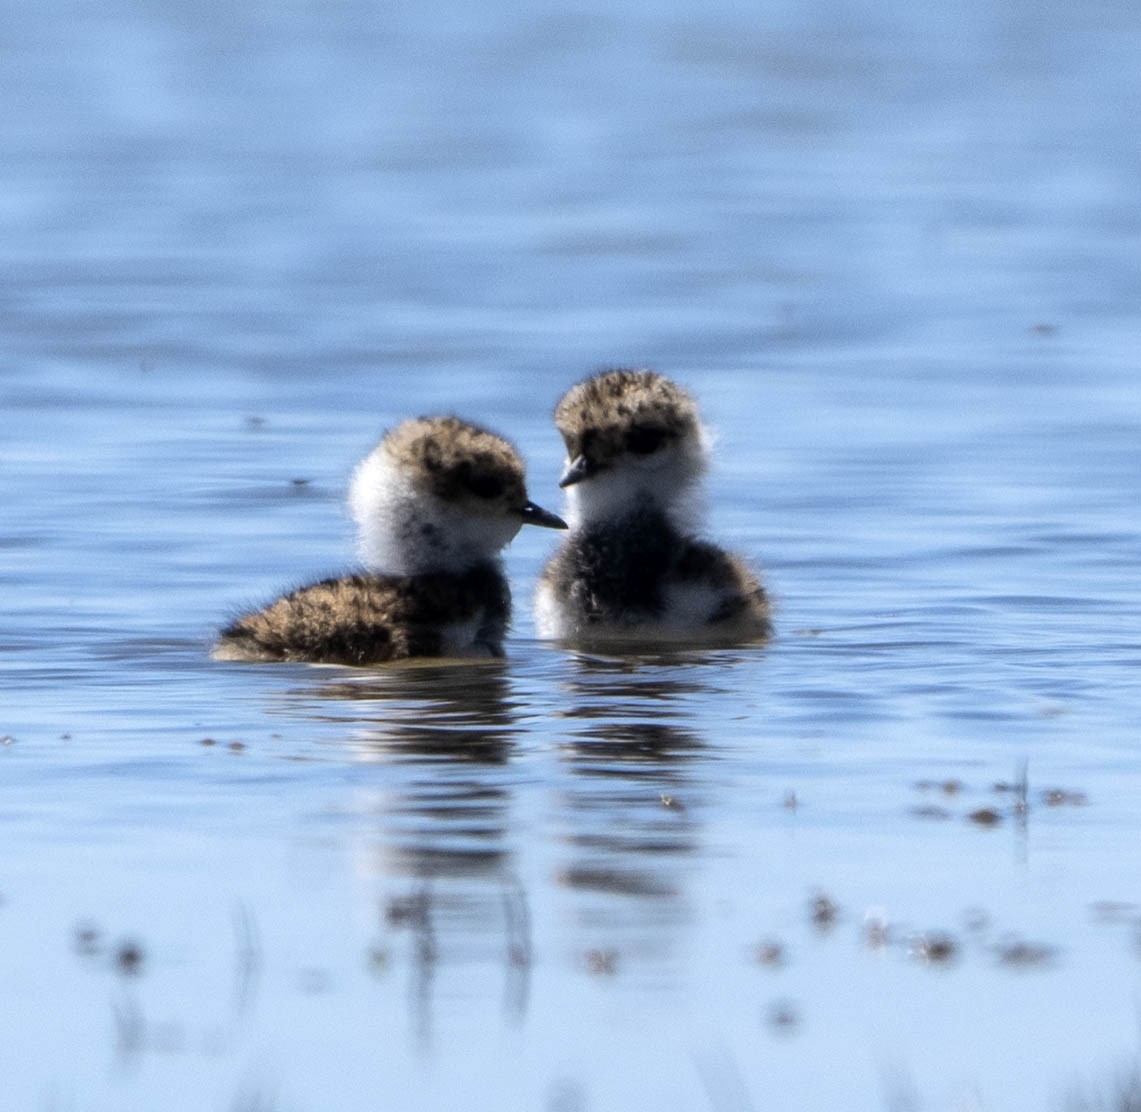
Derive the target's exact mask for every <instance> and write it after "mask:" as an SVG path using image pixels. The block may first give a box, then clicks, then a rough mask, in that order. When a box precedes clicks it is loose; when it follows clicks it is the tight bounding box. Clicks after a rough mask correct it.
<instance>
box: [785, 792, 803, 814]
mask: <svg viewBox="0 0 1141 1112" xmlns="http://www.w3.org/2000/svg"><path fill="white" fill-rule="evenodd" d="M781 806H782V807H783V808H784V809H785V810H786V811H795V810H796V809H797V808H798V807H799V806H800V800H799V799H797V798H796V792H792V791H789V792H785V793H784V799H782V800H781Z"/></svg>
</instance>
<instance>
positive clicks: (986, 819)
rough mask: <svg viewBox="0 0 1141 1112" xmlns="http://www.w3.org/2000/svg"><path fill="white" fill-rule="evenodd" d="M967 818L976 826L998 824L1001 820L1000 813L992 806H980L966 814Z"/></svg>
mask: <svg viewBox="0 0 1141 1112" xmlns="http://www.w3.org/2000/svg"><path fill="white" fill-rule="evenodd" d="M967 818H968V820H969V821H971V822H973V823H974V824H975V825H976V826H998V824H999V823H1000V822H1002V815H1001V814H1000V813H999V812H998V811H996V810H995V809H994V808H993V807H980V808H978V810H977V811H972V812H971V813H970V814H969V815H967Z"/></svg>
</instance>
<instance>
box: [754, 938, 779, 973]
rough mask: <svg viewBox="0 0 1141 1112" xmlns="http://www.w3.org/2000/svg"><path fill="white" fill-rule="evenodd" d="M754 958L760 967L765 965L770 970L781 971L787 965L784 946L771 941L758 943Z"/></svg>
mask: <svg viewBox="0 0 1141 1112" xmlns="http://www.w3.org/2000/svg"><path fill="white" fill-rule="evenodd" d="M753 956H754V957H755V958H756V960H757V964H758V965H764V966H766V967H767V968H769V969H780V968H781V967H782V966H783V965H784V963H785V953H784V946H782V945H781V943H779V942H776V941H773V940H771V939H769V940H766V941H764V942H758V943H757V948H756V950H755V951H753Z"/></svg>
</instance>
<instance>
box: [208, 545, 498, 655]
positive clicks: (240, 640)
mask: <svg viewBox="0 0 1141 1112" xmlns="http://www.w3.org/2000/svg"><path fill="white" fill-rule="evenodd" d="M510 617H511V596H510V592H509V590H508V587H507V581H506V579H505V578H504V576H503V572H502V571H501V570H500V568H499V567H498V566H497V565H495V564H491V563H487V564H481V565H479V566H477V567H475V568H472V569H471V570H470V571H468V572H466V573H464V574H462V575H455V574H450V573H428V574H424V575H414V576H405V577H393V576H382V575H349V576H345V577H343V578H340V579H326V580H323V581H322V582H320V583H314V584H312V585H311V586H308V587H302V588H300V589H299V590H296V591H292V592H291V593H290V594H287V595H285V596H283V597H282V598H279V599H278V600H277V601H276V602H273V603H271V604H270V605H269V606H267V607H265V608H264V609H263V610H258V611H255V612H253V613H251V614H245V615H243V616H242V617H240V618H238V619H237V620H236V621H234V622H233V623H231V625H229V626H228V627H227V628H226V629H225V630H223V631H222V635H221V638H220V640H219V642H218V646H217V649H216V651H215V656H216V657H217V658H218V659H220V660H250V661H268V660H293V661H309V662H311V663H325V664H352V665H365V664H379V663H383V662H385V661H390V660H403V659H406V658H408V657H417V656H428V657H431V656H442V655H446V654H447V651H448V645H447V643H446V637H445V634H446V629H447V627H448V626H449V625H451V624H453V623H457V622H459V623H476V624H477V630H476V633H475V644H477V645H478V646H480V647H482V648H484V649H485V650H486V654H487V655H488V656H502V655H503V650H502V640H503V636H504V634H505V632H506V629H507V626H508V623H509V621H510Z"/></svg>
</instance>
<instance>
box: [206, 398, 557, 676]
mask: <svg viewBox="0 0 1141 1112" xmlns="http://www.w3.org/2000/svg"><path fill="white" fill-rule="evenodd" d="M349 506H350V508H351V510H352V514H353V517H354V519H355V520H356V523H357V526H358V529H359V538H360V539H359V553H360V556H361V559H362V562H363V564H364V567H365V570H364V571H363V572H360V573H358V574H354V575H347V576H343V577H341V578H336V579H325V580H323V581H321V582H320V583H314V584H312V585H310V586H307V587H302V588H300V589H298V590H295V591H292V592H290V593H289V594H287V595H284V596H283V597H282V598H279V599H278V600H277V601H276V602H273V603H271V604H270V605H269V606H267V607H265V608H264V609H262V610H258V611H255V612H253V613H250V614H245V615H243V616H242V617H240V618H238V619H237V620H236V621H234V622H232V623H231V624H230V625H229V626H227V627H226V629H224V630H223V631H222V633H221V636H220V638H219V641H218V644H217V646H216V648H215V651H214V656H215V659H218V660H250V661H269V660H294V661H310V662H313V663H325V664H354V665H364V664H377V663H381V662H384V661H389V660H401V659H405V658H408V657H498V656H502V655H503V638H504V634H505V633H506V631H507V627H508V624H509V622H510V617H511V594H510V591H509V589H508V586H507V580H506V578H505V577H504V574H503V567H502V564H501V560H500V552H501V550H502V549H503V548H504V546H506V545H507V544H508V543H509V542H510V541H511V540H512V538H513V537H514V536H515V534H516V533H517V532H518V531H519V529H520V527H521V526H523V525H527V524H530V525H543V526H547V527H549V528H554V529H565V528H566V523H565V522H563V521H562V520H561V519H560V518H558V517H556V516H555V515H554V514H552V513H548V512H547V511H546V510H543V509H541V508H540V507H538V506H536V505H535V504H534V503H533V502H531V501H529V500H528V498H527V490H526V487H525V485H524V471H523V462H522V460H521V459H520V458H519V455H518V453H517V452H516V451H515V449H514V448H513V447H512V446H511V445H510V444H509V443H508V442H507V441H506V440H504V439H503V438H502V437H500V436H497V435H496V434H495V433H492V432H489V431H487V430H486V429H483V428H480V427H479V426H477V425H472V424H469V423H467V422H466V421H461V420H459V419H458V418H456V417H422V418H418V419H415V420H410V421H405V422H404V423H403V424H401V425H399V426H397V427H396V428H395V429H393V430H392V431H391V432H389V433H388V434H387V435H386V436H385V437H384V439H383V440H382V441H381V442H380V444H379V445H378V446H377V447H376V449H375V450H374V451H373V452H372V453H371V454H370V455H369V456H368V457H366V458H365V460H364V461H363V462H362V463H361V464H360V465H359V466H358V467H357V469H356V472H355V473H354V475H353V480H352V486H351V488H350V492H349Z"/></svg>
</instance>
